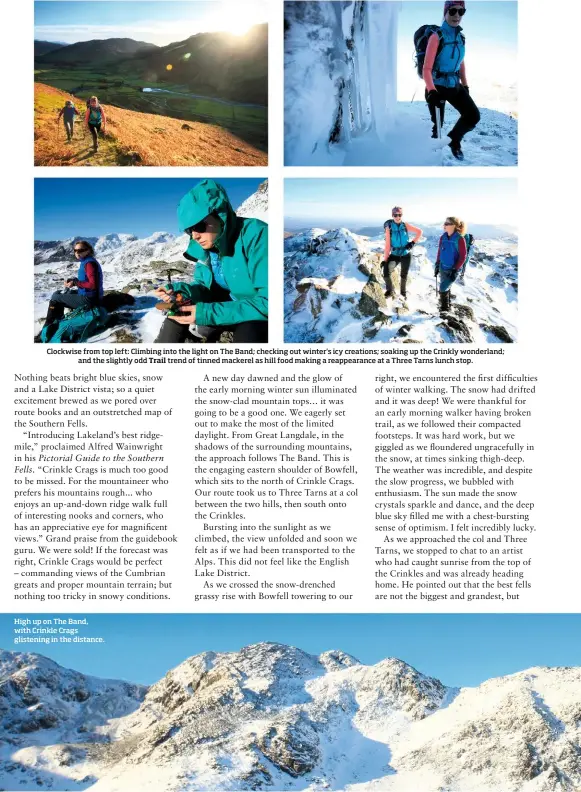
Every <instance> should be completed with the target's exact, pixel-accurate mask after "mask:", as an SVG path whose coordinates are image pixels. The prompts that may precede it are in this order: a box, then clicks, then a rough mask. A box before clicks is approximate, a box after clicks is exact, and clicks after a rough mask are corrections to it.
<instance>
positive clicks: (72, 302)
mask: <svg viewBox="0 0 581 792" xmlns="http://www.w3.org/2000/svg"><path fill="white" fill-rule="evenodd" d="M73 251H74V254H75V256H76V258H77V259H78V262H79V270H78V272H77V277H76V278H67V280H66V281H65V283H64V285H65V289H64V291H56V292H54V294H53V295H52V297H51V298H50V302H49V304H48V311H47V314H46V320H45V323H44V327H43V330H44V328H45V327H48V326H49V325H52V324H54V327H55V329H56V327H57V323H58V322H59V321H60V320H61V319H62V317H63V315H64V312H65V308H71V309H72V310H74V309H76V308H89V307H93V306H96V305H100V303H101V301H102V299H103V271H102V270H101V265H100V264H99V262H98V261H97V260H96V258H95V251H94V250H93V246H92V245H91V244H90V243H89V242H86V241H83V240H78V241H77V242H75V244H74V247H73ZM41 333H42V330H41ZM37 340H40V333H39V334H38V336H37V337H36V338H35V341H37Z"/></svg>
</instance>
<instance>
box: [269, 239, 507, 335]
mask: <svg viewBox="0 0 581 792" xmlns="http://www.w3.org/2000/svg"><path fill="white" fill-rule="evenodd" d="M440 233H441V229H438V228H437V227H430V226H427V227H425V228H424V234H425V236H424V237H422V239H421V240H420V242H419V243H418V245H417V246H416V247H415V248H414V250H413V257H412V264H411V267H410V273H409V276H408V286H407V301H406V305H403V304H402V303H401V302H400V301H397V302H396V303H395V305H394V304H393V301H390V304H389V305H388V304H387V302H386V299H385V296H384V292H385V283H384V280H383V273H382V271H381V267H380V264H381V260H382V258H383V245H384V242H383V234H378V235H377V236H375V237H369V236H361V235H358V234H354V233H352V232H351V231H349V230H348V229H346V228H340V229H333V230H330V231H324V230H323V229H311V230H308V231H304V232H301V233H297V234H294V235H293V236H290V237H288V238H287V239H285V264H284V271H285V275H284V283H285V341H290V342H303V343H316V342H327V343H330V342H332V343H363V342H380V343H418V344H420V343H427V344H432V343H450V342H459V343H477V344H483V343H499V342H507V343H510V342H513V341H516V339H517V325H518V315H517V307H518V252H517V243H516V238H515V237H514V235H512V234H510V233H508V232H503V231H499V232H497V233H495V234H492V233H491V238H486V239H480V238H478V239H477V240H476V242H475V244H474V246H473V248H472V251H471V257H470V263H469V264H468V267H467V269H466V275H465V278H464V283H460V282H457V283H455V284H454V285H453V286H452V290H451V291H452V299H453V302H452V312H451V314H450V315H449V316H448V317H441V316H440V315H439V312H438V300H437V294H436V280H435V277H434V262H435V259H436V253H437V249H438V239H439V237H440ZM398 273H399V269H398V270H396V275H395V281H394V282H395V283H396V288H397V286H398V284H399V275H398Z"/></svg>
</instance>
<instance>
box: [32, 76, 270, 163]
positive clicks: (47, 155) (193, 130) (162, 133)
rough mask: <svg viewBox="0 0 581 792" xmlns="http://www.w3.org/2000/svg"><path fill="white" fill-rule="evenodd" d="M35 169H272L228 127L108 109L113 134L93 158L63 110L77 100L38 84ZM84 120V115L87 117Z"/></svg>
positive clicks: (78, 125) (86, 137)
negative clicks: (71, 135) (70, 130)
mask: <svg viewBox="0 0 581 792" xmlns="http://www.w3.org/2000/svg"><path fill="white" fill-rule="evenodd" d="M34 95H35V100H34V101H35V131H34V154H35V157H34V162H35V165H86V166H96V165H187V166H201V165H208V166H209V165H234V166H237V165H266V164H267V155H266V154H265V153H264V152H262V151H259V150H258V149H256V148H254V147H253V146H251V145H250V144H249V143H246V142H244V141H243V140H241V139H240V138H237V137H236V136H234V135H233V134H231V133H230V132H227V131H226V130H225V129H223V128H222V127H219V126H216V125H213V124H205V123H201V122H198V121H188V122H184V121H183V120H181V119H177V118H169V117H167V116H159V115H152V114H149V113H139V112H136V111H133V110H123V109H122V108H120V107H113V106H110V105H107V106H105V112H106V114H107V122H108V123H107V134H106V136H105V137H104V138H102V139H101V142H100V148H99V151H98V152H97V153H96V154H93V151H92V143H91V138H90V135H89V133H88V132H86V130H85V129H84V128H83V124H82V121H79V120H77V122H76V130H75V139H74V140H73V142H72V143H67V142H66V136H65V131H64V126H63V124H62V121H61V122H58V123H57V114H58V111H59V110H60V109H61V108H62V107H63V106H64V103H65V101H66V100H67V99H71V98H72V99H73V101H75V105H76V107H77V109H78V110H79V111H80V112H81V114H84V111H85V103H84V102H83V101H82V100H80V99H75V97H71V95H70V94H67V93H65V92H64V91H60V90H58V89H57V88H52V87H51V86H49V85H43V84H42V83H35V93H34ZM82 117H84V116H83V115H82V116H81V118H82Z"/></svg>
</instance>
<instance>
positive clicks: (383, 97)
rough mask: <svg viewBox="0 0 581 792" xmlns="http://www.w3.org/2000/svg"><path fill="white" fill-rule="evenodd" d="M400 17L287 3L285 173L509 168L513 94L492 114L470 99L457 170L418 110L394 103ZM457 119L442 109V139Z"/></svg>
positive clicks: (376, 10)
mask: <svg viewBox="0 0 581 792" xmlns="http://www.w3.org/2000/svg"><path fill="white" fill-rule="evenodd" d="M400 7H401V3H399V2H369V1H368V0H363V1H362V0H358V1H357V2H356V1H355V0H338V2H327V0H311V1H310V2H308V3H293V2H289V3H285V119H284V127H285V164H286V165H365V166H378V165H392V166H393V165H433V166H438V165H445V166H457V165H460V164H463V165H479V166H485V165H488V166H492V165H516V164H517V159H518V150H517V148H518V147H517V133H518V122H517V120H516V118H515V117H514V113H509V112H502V110H503V109H504V108H505V105H506V104H507V102H508V101H510V102H511V106H512V105H513V104H514V102H513V99H514V97H513V96H512V93H514V94H515V93H516V86H514V91H513V92H512V93H511V94H510V96H509V98H508V99H507V102H504V103H503V104H501V105H497V107H496V108H495V109H490V108H489V106H488V105H487V104H486V101H487V98H486V96H485V95H484V94H479V93H478V92H476V93H475V94H474V99H475V101H476V103H477V104H478V106H479V107H480V110H481V114H482V120H481V122H480V124H479V125H478V127H477V128H476V130H475V131H474V132H472V133H470V134H469V135H467V136H466V138H465V140H464V142H463V144H462V145H463V149H464V153H465V160H464V162H463V163H459V162H458V160H456V159H454V157H453V156H452V154H451V152H450V150H449V148H447V147H446V148H445V149H443V150H442V149H441V148H438V147H437V141H433V140H432V139H431V131H432V124H431V121H430V116H429V111H428V108H427V105H426V103H425V102H423V101H415V102H414V101H411V102H401V101H400V102H398V101H397V61H398V58H397V45H398V20H399V12H400ZM410 61H411V59H410ZM410 69H411V63H410ZM421 92H423V83H421V81H419V79H418V91H417V93H420V95H421ZM417 93H416V96H417ZM457 119H458V113H457V112H456V111H455V110H454V109H453V108H452V107H451V106H450V105H449V104H448V105H447V107H446V120H445V123H444V127H443V129H442V135H443V137H445V136H446V134H447V133H448V132H449V130H450V129H451V128H452V127H453V125H454V124H455V123H456V121H457Z"/></svg>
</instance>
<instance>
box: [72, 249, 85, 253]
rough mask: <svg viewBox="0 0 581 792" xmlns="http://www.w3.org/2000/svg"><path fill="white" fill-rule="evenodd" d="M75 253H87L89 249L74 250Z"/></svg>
mask: <svg viewBox="0 0 581 792" xmlns="http://www.w3.org/2000/svg"><path fill="white" fill-rule="evenodd" d="M73 250H74V251H75V253H86V252H87V250H88V248H73Z"/></svg>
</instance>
